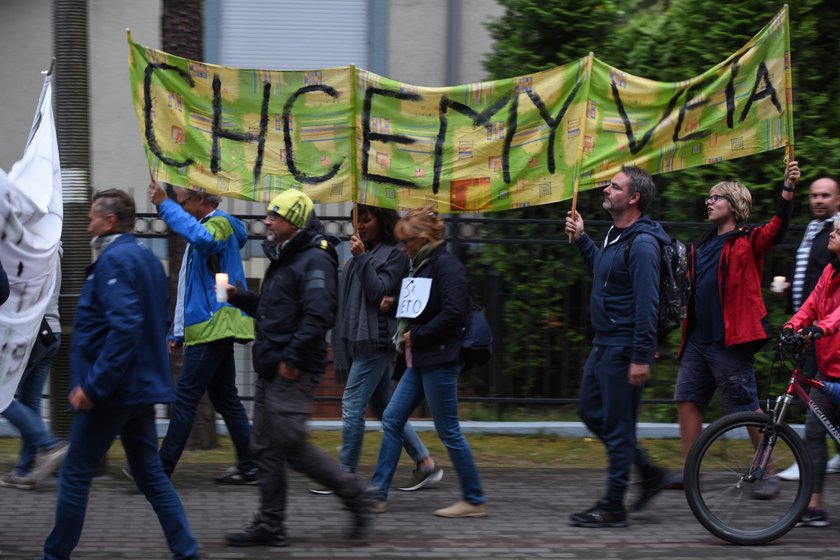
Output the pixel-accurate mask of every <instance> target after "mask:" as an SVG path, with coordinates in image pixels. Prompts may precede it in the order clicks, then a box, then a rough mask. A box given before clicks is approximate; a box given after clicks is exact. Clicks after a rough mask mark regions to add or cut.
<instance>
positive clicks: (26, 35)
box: [0, 0, 53, 172]
mask: <svg viewBox="0 0 840 560" xmlns="http://www.w3.org/2000/svg"><path fill="white" fill-rule="evenodd" d="M52 51H53V36H52V10H51V3H50V1H49V0H4V1H3V2H2V17H0V53H3V55H2V56H0V76H3V79H2V81H0V84H2V85H0V131H2V132H0V168H1V169H3V170H4V171H6V172H8V171H9V169H11V167H12V164H13V163H14V162H16V161H17V160H18V159H20V156H22V155H23V148H24V144H25V143H26V138H27V136H28V135H29V129H30V128H31V126H32V117H33V115H34V114H35V107H36V105H37V104H38V94H39V93H40V92H41V86H42V85H43V82H44V78H43V76H41V74H40V71H41V70H47V69H48V68H49V67H50V60H51V58H52Z"/></svg>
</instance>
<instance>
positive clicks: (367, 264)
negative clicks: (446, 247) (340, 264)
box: [332, 243, 409, 379]
mask: <svg viewBox="0 0 840 560" xmlns="http://www.w3.org/2000/svg"><path fill="white" fill-rule="evenodd" d="M408 267H409V259H408V257H407V256H406V255H405V253H403V252H402V251H401V250H400V249H399V247H397V246H396V245H393V244H389V243H379V244H377V245H376V246H375V247H373V248H372V249H371V250H369V251H366V252H364V253H362V254H361V255H359V256H356V257H353V258H352V259H350V260H349V261H348V262H347V264H346V266H345V268H344V271H343V273H342V274H341V282H340V288H341V289H340V290H339V301H338V320H337V321H336V325H335V328H334V329H333V331H332V349H333V357H334V360H335V372H336V375H337V376H338V378H339V379H346V376H347V373H348V372H349V370H350V365H351V362H352V359H353V357H354V356H356V355H360V354H361V355H370V354H373V353H378V352H386V353H390V354H393V353H394V351H395V348H394V342H393V340H392V338H393V336H394V332H395V331H396V330H397V319H396V317H395V316H394V313H393V311H391V312H383V311H380V310H379V302H381V301H382V298H383V297H384V296H397V295H398V294H399V291H400V282H401V281H402V279H403V278H404V277H405V276H406V274H408Z"/></svg>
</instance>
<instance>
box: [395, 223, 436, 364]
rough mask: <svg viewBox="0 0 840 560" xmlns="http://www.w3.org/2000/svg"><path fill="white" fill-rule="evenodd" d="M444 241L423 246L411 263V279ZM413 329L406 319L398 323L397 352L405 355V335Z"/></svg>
mask: <svg viewBox="0 0 840 560" xmlns="http://www.w3.org/2000/svg"><path fill="white" fill-rule="evenodd" d="M443 243H444V240H442V239H441V240H440V241H430V242H429V243H426V244H425V245H423V246H422V247H421V248H420V250H419V251H417V254H416V255H415V256H414V259H412V261H411V269H410V270H409V271H408V277H409V278H411V277H413V276H416V275H417V273H418V272H419V271H420V269H421V268H423V265H425V264H426V263H427V262H428V260H429V257H430V256H431V254H432V253H434V251H435V249H437V248H438V247H440V246H441V245H443ZM410 329H411V320H410V319H406V318H401V319H400V320H399V322H398V323H397V332H396V333H394V346H396V347H397V352H400V353H403V352H404V351H405V338H404V337H405V333H406V332H407V331H409V330H410Z"/></svg>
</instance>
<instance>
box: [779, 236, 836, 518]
mask: <svg viewBox="0 0 840 560" xmlns="http://www.w3.org/2000/svg"><path fill="white" fill-rule="evenodd" d="M828 250H829V251H831V252H832V253H834V256H833V257H832V259H831V262H829V263H828V265H826V267H825V270H823V273H822V276H820V279H819V281H818V282H817V286H816V288H814V291H813V292H811V295H810V297H809V298H808V299H807V300H805V303H803V304H802V307H801V308H800V309H799V311H798V312H797V313H796V315H794V316H793V317H791V319H790V321H789V322H788V323H787V324H786V325H785V329H793V330H797V331H800V332H803V333H805V334H809V335H811V338H812V339H813V340H814V344H815V345H816V351H817V367H818V368H819V373H818V374H817V375H818V377H821V378H823V379H826V380H828V381H835V382H837V381H840V332H838V331H840V220H835V221H834V230H833V231H832V232H831V234H830V235H829V236H828ZM811 398H813V399H814V400H815V401H816V402H817V404H819V405H820V408H822V410H823V411H824V412H825V414H826V416H827V417H828V418H829V419H830V420H831V422H833V423H837V422H838V420H840V405H838V404H834V403H832V402H831V401H829V400H828V398H826V397H825V395H823V394H822V393H821V392H818V391H811ZM805 447H806V449H807V450H808V454H809V455H810V456H811V462H812V464H813V465H825V462H826V460H827V459H828V456H827V451H826V445H825V428H824V427H823V425H822V424H821V423H820V421H819V420H817V417H816V416H815V415H814V413H813V412H812V411H810V410H809V411H808V417H807V418H806V419H805ZM824 479H825V469H814V493H813V494H811V503H809V504H808V511H806V512H805V513H804V514H803V515H802V518H801V519H800V520H799V523H797V525H796V526H797V527H827V526H828V515H827V514H826V512H825V510H824V509H822V508H821V507H820V506H821V505H822V492H823V480H824Z"/></svg>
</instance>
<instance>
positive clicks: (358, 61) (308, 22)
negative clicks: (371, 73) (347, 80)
mask: <svg viewBox="0 0 840 560" xmlns="http://www.w3.org/2000/svg"><path fill="white" fill-rule="evenodd" d="M219 7H220V11H219V16H220V18H219V32H220V37H219V58H220V60H219V62H220V63H221V64H223V65H226V66H237V67H240V68H263V69H272V70H311V69H315V68H326V67H331V66H347V65H350V64H355V65H356V66H358V67H360V68H367V63H368V0H221V2H220V6H219Z"/></svg>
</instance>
